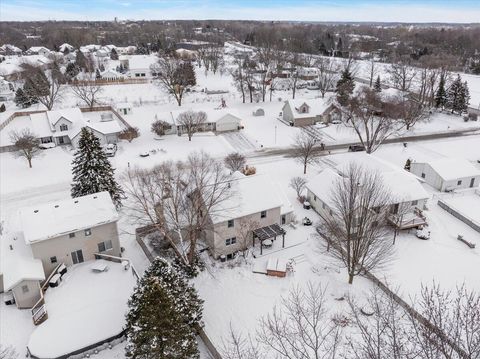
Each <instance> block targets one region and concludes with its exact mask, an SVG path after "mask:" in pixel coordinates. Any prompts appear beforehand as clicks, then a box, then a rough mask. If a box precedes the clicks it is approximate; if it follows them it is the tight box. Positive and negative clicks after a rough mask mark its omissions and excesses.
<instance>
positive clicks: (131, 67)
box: [119, 55, 158, 79]
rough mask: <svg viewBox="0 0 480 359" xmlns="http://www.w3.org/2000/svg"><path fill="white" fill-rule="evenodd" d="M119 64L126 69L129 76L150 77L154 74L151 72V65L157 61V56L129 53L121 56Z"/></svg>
mask: <svg viewBox="0 0 480 359" xmlns="http://www.w3.org/2000/svg"><path fill="white" fill-rule="evenodd" d="M119 60H120V64H121V65H122V66H123V67H124V68H125V69H127V70H128V72H127V73H128V76H129V77H131V78H147V79H149V78H152V77H154V76H155V75H156V74H154V73H152V71H151V66H152V65H153V64H155V63H157V62H158V57H157V56H153V55H131V56H122V57H121V58H120V59H119Z"/></svg>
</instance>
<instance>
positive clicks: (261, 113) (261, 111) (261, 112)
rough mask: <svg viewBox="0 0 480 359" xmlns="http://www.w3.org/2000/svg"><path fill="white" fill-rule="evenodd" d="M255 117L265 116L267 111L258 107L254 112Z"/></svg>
mask: <svg viewBox="0 0 480 359" xmlns="http://www.w3.org/2000/svg"><path fill="white" fill-rule="evenodd" d="M253 116H265V110H264V109H263V108H261V107H257V108H255V109H254V110H253Z"/></svg>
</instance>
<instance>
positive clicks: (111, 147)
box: [105, 143, 117, 157]
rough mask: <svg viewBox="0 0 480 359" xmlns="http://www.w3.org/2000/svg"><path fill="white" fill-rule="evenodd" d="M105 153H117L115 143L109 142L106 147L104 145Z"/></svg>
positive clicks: (108, 154) (111, 154) (110, 155)
mask: <svg viewBox="0 0 480 359" xmlns="http://www.w3.org/2000/svg"><path fill="white" fill-rule="evenodd" d="M105 153H106V154H107V157H113V156H115V153H117V145H116V144H114V143H109V144H108V145H107V147H105Z"/></svg>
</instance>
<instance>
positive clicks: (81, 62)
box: [75, 50, 87, 70]
mask: <svg viewBox="0 0 480 359" xmlns="http://www.w3.org/2000/svg"><path fill="white" fill-rule="evenodd" d="M75 65H76V66H77V68H79V69H81V70H87V58H86V57H85V55H84V54H83V52H81V51H80V50H78V51H77V53H76V55H75Z"/></svg>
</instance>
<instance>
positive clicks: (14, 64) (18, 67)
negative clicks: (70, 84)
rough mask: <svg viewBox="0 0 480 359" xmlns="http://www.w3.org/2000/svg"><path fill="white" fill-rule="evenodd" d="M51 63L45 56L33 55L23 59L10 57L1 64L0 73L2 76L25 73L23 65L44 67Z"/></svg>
mask: <svg viewBox="0 0 480 359" xmlns="http://www.w3.org/2000/svg"><path fill="white" fill-rule="evenodd" d="M50 62H51V61H50V60H49V59H48V58H47V57H45V56H43V55H31V56H22V57H8V58H6V59H5V61H3V62H2V63H0V73H1V74H2V75H10V74H14V73H16V72H21V71H23V69H22V64H29V65H32V66H42V65H45V64H48V63H50Z"/></svg>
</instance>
